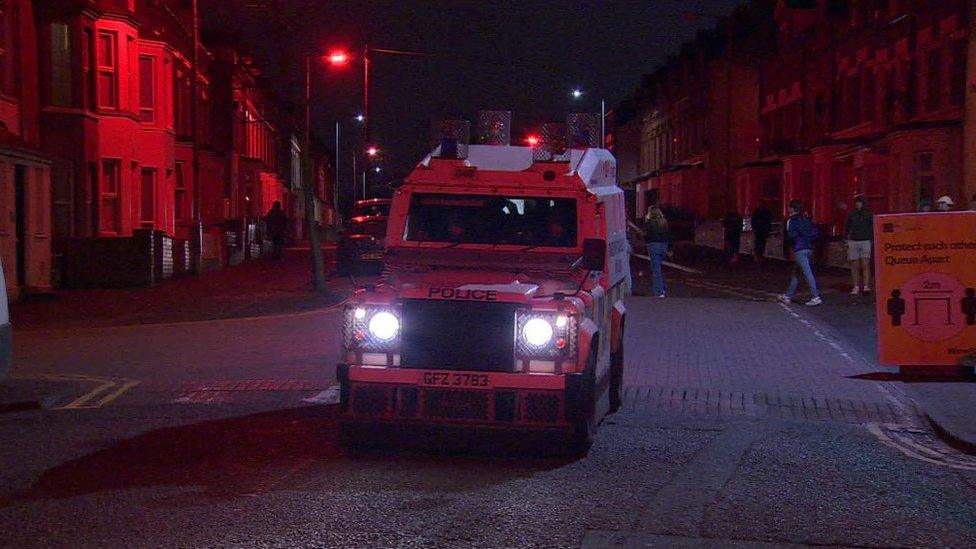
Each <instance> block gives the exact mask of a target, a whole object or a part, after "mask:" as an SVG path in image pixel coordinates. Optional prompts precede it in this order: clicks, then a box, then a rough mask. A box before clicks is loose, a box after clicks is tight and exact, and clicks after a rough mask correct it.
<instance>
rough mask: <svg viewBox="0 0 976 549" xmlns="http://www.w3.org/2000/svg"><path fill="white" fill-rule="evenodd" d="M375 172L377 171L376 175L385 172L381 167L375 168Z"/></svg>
mask: <svg viewBox="0 0 976 549" xmlns="http://www.w3.org/2000/svg"><path fill="white" fill-rule="evenodd" d="M373 171H375V172H376V173H380V172H381V171H383V169H382V168H380V167H379V166H376V167H375V168H373Z"/></svg>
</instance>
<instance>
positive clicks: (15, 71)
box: [0, 2, 20, 97]
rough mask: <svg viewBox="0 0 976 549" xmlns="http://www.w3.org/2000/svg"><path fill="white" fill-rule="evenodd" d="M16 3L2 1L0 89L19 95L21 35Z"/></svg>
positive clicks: (0, 17)
mask: <svg viewBox="0 0 976 549" xmlns="http://www.w3.org/2000/svg"><path fill="white" fill-rule="evenodd" d="M18 16H19V14H18V13H17V6H16V4H12V3H11V2H0V91H2V92H3V93H4V94H5V95H8V96H11V97H19V95H20V94H19V93H18V90H19V88H20V86H19V85H18V84H19V83H20V82H19V79H20V70H19V68H20V63H19V61H20V51H19V47H20V36H19V32H18V31H19V29H18V25H17V19H18Z"/></svg>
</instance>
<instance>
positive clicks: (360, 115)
mask: <svg viewBox="0 0 976 549" xmlns="http://www.w3.org/2000/svg"><path fill="white" fill-rule="evenodd" d="M365 120H366V117H365V116H363V115H362V114H357V115H356V122H363V121H365Z"/></svg>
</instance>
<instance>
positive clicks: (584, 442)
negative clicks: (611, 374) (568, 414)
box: [571, 347, 598, 456]
mask: <svg viewBox="0 0 976 549" xmlns="http://www.w3.org/2000/svg"><path fill="white" fill-rule="evenodd" d="M596 357H597V352H596V347H594V348H592V349H591V350H590V355H589V357H588V358H587V360H586V368H585V370H584V371H585V372H587V374H586V380H585V381H584V383H583V388H582V391H583V394H582V395H581V396H582V398H581V399H580V400H581V404H582V406H583V408H584V409H583V410H581V411H580V416H579V419H577V420H576V421H575V422H574V424H573V440H572V449H571V450H572V452H573V454H575V455H579V456H582V455H586V452H587V451H588V450H589V449H590V446H592V445H593V441H594V440H595V439H596V429H597V423H598V422H597V418H596Z"/></svg>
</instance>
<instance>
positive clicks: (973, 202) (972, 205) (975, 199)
mask: <svg viewBox="0 0 976 549" xmlns="http://www.w3.org/2000/svg"><path fill="white" fill-rule="evenodd" d="M969 210H970V211H973V212H976V193H974V194H973V196H971V197H969Z"/></svg>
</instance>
